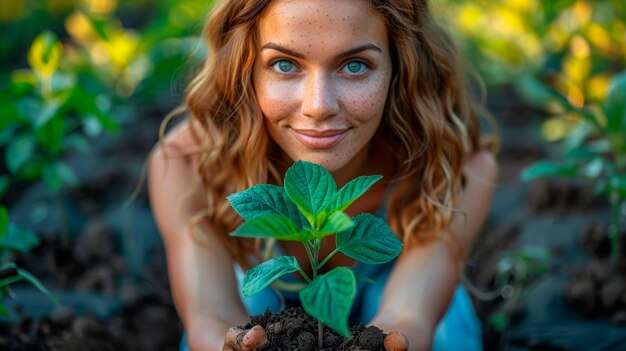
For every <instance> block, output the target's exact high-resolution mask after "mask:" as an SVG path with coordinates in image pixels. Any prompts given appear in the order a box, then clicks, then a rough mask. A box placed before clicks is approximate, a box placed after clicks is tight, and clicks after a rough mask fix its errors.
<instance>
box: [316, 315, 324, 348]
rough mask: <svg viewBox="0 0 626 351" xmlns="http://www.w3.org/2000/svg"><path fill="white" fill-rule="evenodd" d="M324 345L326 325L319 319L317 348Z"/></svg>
mask: <svg viewBox="0 0 626 351" xmlns="http://www.w3.org/2000/svg"><path fill="white" fill-rule="evenodd" d="M323 347H324V326H323V325H322V322H320V321H319V320H318V321H317V348H318V349H322V348H323Z"/></svg>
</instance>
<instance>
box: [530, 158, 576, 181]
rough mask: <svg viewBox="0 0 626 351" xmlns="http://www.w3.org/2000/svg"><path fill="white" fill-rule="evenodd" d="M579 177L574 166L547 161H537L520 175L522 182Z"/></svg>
mask: <svg viewBox="0 0 626 351" xmlns="http://www.w3.org/2000/svg"><path fill="white" fill-rule="evenodd" d="M578 175H579V171H578V167H576V166H575V165H561V164H556V163H553V162H549V161H539V162H536V163H534V164H532V165H530V166H529V167H528V168H526V169H524V170H523V171H522V173H521V175H520V178H521V179H522V180H523V181H526V182H528V181H532V180H535V179H540V178H550V177H576V176H578Z"/></svg>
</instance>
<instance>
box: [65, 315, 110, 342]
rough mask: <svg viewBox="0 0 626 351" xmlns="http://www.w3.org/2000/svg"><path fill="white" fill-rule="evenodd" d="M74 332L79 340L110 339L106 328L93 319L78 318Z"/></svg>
mask: <svg viewBox="0 0 626 351" xmlns="http://www.w3.org/2000/svg"><path fill="white" fill-rule="evenodd" d="M72 331H73V332H74V334H75V335H76V336H78V337H79V338H85V339H88V338H94V339H100V338H102V339H106V338H107V337H108V333H107V330H106V328H105V327H104V326H102V325H101V324H100V323H99V322H98V321H96V320H95V319H94V318H93V317H84V316H81V317H77V318H76V319H74V323H72Z"/></svg>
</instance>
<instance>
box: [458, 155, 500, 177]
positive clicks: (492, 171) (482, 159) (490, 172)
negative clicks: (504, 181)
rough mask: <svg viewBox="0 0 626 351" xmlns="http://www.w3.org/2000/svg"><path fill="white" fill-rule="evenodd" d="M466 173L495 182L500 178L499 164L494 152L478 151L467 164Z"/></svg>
mask: <svg viewBox="0 0 626 351" xmlns="http://www.w3.org/2000/svg"><path fill="white" fill-rule="evenodd" d="M465 171H466V172H470V173H472V174H475V175H477V176H478V177H480V178H483V179H485V180H487V181H493V182H495V181H496V180H497V178H498V162H497V161H496V156H495V155H494V153H493V152H491V151H489V150H477V151H475V152H474V153H473V154H472V155H470V158H469V159H468V161H467V163H466V164H465Z"/></svg>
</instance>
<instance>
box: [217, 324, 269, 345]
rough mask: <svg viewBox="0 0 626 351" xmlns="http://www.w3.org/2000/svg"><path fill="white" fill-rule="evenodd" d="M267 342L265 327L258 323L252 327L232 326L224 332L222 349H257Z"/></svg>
mask: <svg viewBox="0 0 626 351" xmlns="http://www.w3.org/2000/svg"><path fill="white" fill-rule="evenodd" d="M268 342H269V340H267V334H266V332H265V329H263V327H262V326H260V325H255V326H254V327H252V329H243V328H238V327H232V328H230V329H229V330H228V332H227V333H226V339H224V348H223V351H257V350H260V349H262V348H263V347H265V345H267V343H268Z"/></svg>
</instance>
